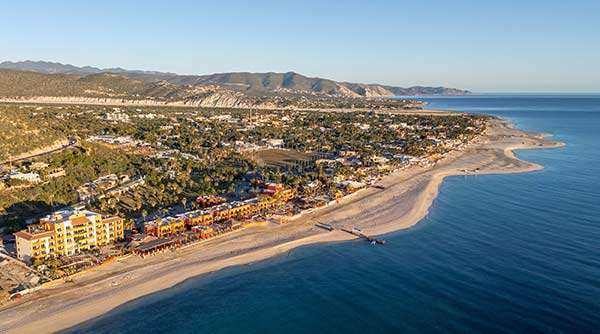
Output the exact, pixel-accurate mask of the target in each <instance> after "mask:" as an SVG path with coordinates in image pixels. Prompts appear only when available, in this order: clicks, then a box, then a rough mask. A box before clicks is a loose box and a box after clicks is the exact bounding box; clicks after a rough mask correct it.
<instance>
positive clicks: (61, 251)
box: [15, 209, 124, 262]
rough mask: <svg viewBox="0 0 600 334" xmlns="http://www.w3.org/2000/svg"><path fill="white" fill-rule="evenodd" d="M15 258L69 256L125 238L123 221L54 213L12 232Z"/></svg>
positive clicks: (77, 212) (92, 214) (71, 211)
mask: <svg viewBox="0 0 600 334" xmlns="http://www.w3.org/2000/svg"><path fill="white" fill-rule="evenodd" d="M15 237H16V246H17V257H18V258H19V259H21V260H24V261H28V262H31V261H32V260H33V259H36V258H46V257H49V256H56V257H58V256H70V255H74V254H77V253H80V252H82V251H86V250H90V249H93V248H96V247H100V246H104V245H108V244H111V243H113V242H115V241H117V240H121V239H123V238H124V220H123V218H120V217H102V215H100V214H98V213H95V212H91V211H88V210H78V209H66V210H61V211H56V212H54V213H52V214H50V215H48V216H46V217H44V218H42V219H40V221H39V223H38V224H35V225H30V226H28V228H27V229H26V230H23V231H19V232H17V233H15Z"/></svg>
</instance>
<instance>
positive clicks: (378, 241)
mask: <svg viewBox="0 0 600 334" xmlns="http://www.w3.org/2000/svg"><path fill="white" fill-rule="evenodd" d="M340 230H342V231H344V232H346V233H350V234H352V235H355V236H357V237H359V238H362V239H365V240H367V241H368V242H370V243H372V244H378V245H385V240H383V239H378V238H374V237H371V236H368V235H366V234H364V233H363V232H362V231H361V230H360V229H358V228H356V227H353V228H352V229H348V228H346V227H342V228H341V229H340Z"/></svg>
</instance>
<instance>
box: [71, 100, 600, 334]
mask: <svg viewBox="0 0 600 334" xmlns="http://www.w3.org/2000/svg"><path fill="white" fill-rule="evenodd" d="M428 101H429V102H430V103H431V106H432V107H434V108H446V109H453V110H463V111H470V112H480V113H487V114H493V115H499V116H502V117H506V118H509V119H511V120H512V121H513V122H515V124H517V126H519V127H521V128H524V129H528V130H534V131H542V132H547V133H551V134H553V135H554V136H555V138H557V139H558V140H561V141H564V142H565V143H566V144H567V146H566V147H565V148H560V149H551V150H535V151H522V152H519V154H518V155H519V156H520V157H522V158H524V159H527V160H531V161H535V162H538V163H541V164H543V165H544V166H545V167H546V168H545V169H544V170H543V171H540V172H534V173H529V174H517V175H489V176H470V177H452V178H449V179H447V180H446V181H445V182H444V183H443V185H442V187H441V192H440V196H439V197H438V198H437V199H436V200H435V202H434V204H433V207H432V209H431V212H430V214H429V215H428V216H427V218H425V219H424V221H423V222H421V223H420V224H418V225H417V226H416V227H414V228H412V229H410V230H407V231H401V232H397V233H393V234H391V235H388V236H386V240H387V241H388V243H387V244H386V245H385V246H384V247H374V246H371V245H369V244H367V243H364V242H359V241H357V242H344V243H338V244H328V245H318V246H308V247H304V248H301V249H298V250H295V251H293V252H292V253H291V254H289V255H287V256H281V257H278V258H276V259H271V260H267V261H264V262H261V263H258V264H253V265H249V266H242V267H237V268H232V269H227V270H224V271H221V272H218V273H215V274H211V275H208V276H204V277H200V278H196V279H192V280H189V281H186V282H184V283H182V284H180V285H178V286H177V287H175V288H172V289H169V290H165V291H162V292H159V293H157V294H154V295H151V296H148V297H144V298H141V299H139V300H135V301H132V302H130V303H127V304H125V305H123V306H121V307H119V308H117V309H116V310H114V311H112V312H110V313H108V314H106V315H104V316H102V317H100V318H98V319H95V320H93V321H89V322H87V323H84V324H82V325H80V326H78V327H75V328H72V329H71V330H69V331H68V332H72V333H80V332H81V333H84V332H96V333H137V332H150V333H166V332H173V333H195V332H207V333H237V332H244V333H282V332H284V333H288V334H290V333H309V332H328V333H365V332H369V333H395V332H403V333H406V332H419V333H421V332H460V333H465V332H485V333H503V332H523V333H532V332H533V333H535V332H545V333H547V332H582V333H586V332H587V333H589V332H598V329H599V328H600V217H599V216H600V176H599V175H600V97H594V96H483V97H456V98H433V99H428Z"/></svg>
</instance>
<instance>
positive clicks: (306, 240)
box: [0, 118, 563, 333]
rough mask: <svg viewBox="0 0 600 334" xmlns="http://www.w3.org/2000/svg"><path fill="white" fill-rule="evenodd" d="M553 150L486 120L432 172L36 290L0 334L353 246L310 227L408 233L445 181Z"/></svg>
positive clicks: (515, 169)
mask: <svg viewBox="0 0 600 334" xmlns="http://www.w3.org/2000/svg"><path fill="white" fill-rule="evenodd" d="M560 146H563V144H561V143H557V142H554V141H551V140H548V139H546V138H545V137H543V136H542V135H540V134H531V133H526V132H524V131H521V130H517V129H515V128H513V127H512V126H511V124H509V122H508V121H506V120H501V119H498V118H491V119H490V126H489V127H488V130H486V133H485V134H483V135H482V136H481V137H480V138H479V139H478V140H476V142H474V143H471V144H469V146H468V148H467V149H465V150H464V151H461V152H452V153H449V154H448V155H447V156H446V157H445V158H443V159H442V160H440V161H439V162H438V163H437V164H436V165H435V166H434V167H430V168H423V167H415V168H410V169H407V170H401V171H399V172H397V173H393V174H390V175H388V176H386V177H384V179H383V180H382V181H381V183H382V184H383V185H384V187H385V189H383V190H381V189H375V188H368V189H365V190H364V191H361V192H360V193H355V194H352V195H350V196H347V197H344V198H343V199H341V200H340V202H339V203H337V204H334V205H332V206H329V207H324V208H321V209H318V210H315V211H313V212H310V213H307V214H306V215H303V216H302V217H299V218H298V219H297V220H295V221H294V222H291V223H289V224H287V225H281V226H271V225H270V226H265V227H253V228H248V229H246V230H244V231H240V232H239V233H234V234H232V235H228V236H224V237H223V238H220V239H219V240H215V241H214V242H213V241H212V240H211V241H208V242H206V243H204V244H202V245H199V246H197V247H189V248H187V249H179V250H176V251H174V252H169V253H165V254H160V255H157V256H155V257H152V258H146V259H140V258H137V257H129V258H126V259H121V260H119V261H115V262H114V263H110V264H107V265H106V266H101V267H97V268H93V269H92V270H90V271H89V272H86V273H84V274H82V275H81V276H80V277H77V279H76V282H75V283H65V284H61V285H58V286H55V287H49V288H43V289H41V290H40V291H39V292H37V293H35V294H33V295H31V296H26V297H24V298H23V300H21V301H18V302H15V303H11V304H8V305H6V306H5V307H2V308H0V318H1V319H2V320H0V331H6V332H19V333H30V332H36V331H39V328H44V329H46V330H48V331H59V330H64V329H67V328H70V327H73V326H75V325H77V324H79V323H82V322H85V321H87V320H91V319H93V318H96V317H98V316H101V315H103V314H105V313H106V312H109V311H111V310H112V309H114V308H116V307H118V306H120V305H122V304H124V303H126V302H128V301H131V300H134V299H137V298H140V297H143V296H146V295H148V294H151V293H154V292H157V291H160V290H164V289H167V288H171V287H173V286H175V285H177V284H179V283H182V282H183V281H185V280H187V279H190V278H193V277H196V276H199V275H203V274H207V273H210V272H214V271H216V270H220V269H224V268H227V267H232V266H238V265H244V264H248V263H253V262H257V261H261V260H265V259H267V258H270V257H273V256H276V255H280V254H283V253H285V252H287V251H290V250H292V249H294V248H297V247H300V246H305V245H310V244H316V243H323V242H337V241H345V240H351V239H355V237H354V236H351V235H349V234H347V233H344V232H341V231H339V230H336V231H334V232H327V231H324V230H320V229H317V228H315V227H314V223H316V222H317V221H319V222H325V223H330V224H332V225H334V226H336V227H340V226H348V227H352V226H357V227H360V228H361V229H362V230H363V231H364V232H365V233H367V234H371V235H381V234H386V233H390V232H395V231H399V230H403V229H407V228H410V227H412V226H414V225H415V224H417V223H418V222H419V221H421V220H422V219H423V218H424V217H425V216H427V214H428V212H429V208H430V207H431V204H432V203H433V201H434V200H435V198H436V197H437V195H438V192H439V187H440V185H441V183H442V182H443V180H444V179H445V178H446V177H448V176H454V175H484V174H506V173H523V172H532V171H536V170H540V169H542V168H543V167H542V166H540V165H538V164H534V163H530V162H526V161H523V160H520V159H518V158H517V157H516V156H515V155H514V150H519V149H538V148H553V147H560ZM475 171H477V172H475Z"/></svg>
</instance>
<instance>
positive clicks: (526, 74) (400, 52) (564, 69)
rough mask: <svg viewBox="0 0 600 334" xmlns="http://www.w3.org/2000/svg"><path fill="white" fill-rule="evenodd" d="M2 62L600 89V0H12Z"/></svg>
mask: <svg viewBox="0 0 600 334" xmlns="http://www.w3.org/2000/svg"><path fill="white" fill-rule="evenodd" d="M0 13H1V14H0V31H2V33H1V34H0V61H2V60H12V61H17V60H25V59H29V60H48V61H58V62H63V63H71V64H74V65H79V66H82V65H92V66H98V67H116V66H120V67H124V68H129V69H146V70H160V71H171V72H176V73H181V74H206V73H214V72H229V71H251V72H265V71H276V72H284V71H296V72H299V73H302V74H306V75H309V76H320V77H326V78H332V79H336V80H341V81H353V82H367V83H371V82H377V83H385V84H392V85H400V86H410V85H444V86H452V87H459V88H467V89H472V90H475V91H482V92H483V91H585V92H600V65H599V64H598V60H599V59H600V19H599V16H600V1H598V0H595V1H585V0H580V1H575V0H574V1H552V0H550V1H537V0H529V1H527V0H522V1H510V0H504V1H491V0H490V1H461V0H454V1H442V0H440V1H427V0H424V1H391V0H390V1H382V0H379V1H378V0H369V1H367V0H363V1H353V0H346V1H333V0H332V1H325V0H323V1H308V0H307V1H259V0H254V1H241V0H238V1H227V0H223V1H219V2H218V3H217V2H216V1H210V2H209V1H206V2H201V1H177V0H171V1H148V0H147V1H101V2H100V1H98V2H97V3H95V4H91V2H89V3H88V2H87V1H7V2H3V3H2V4H0Z"/></svg>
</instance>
